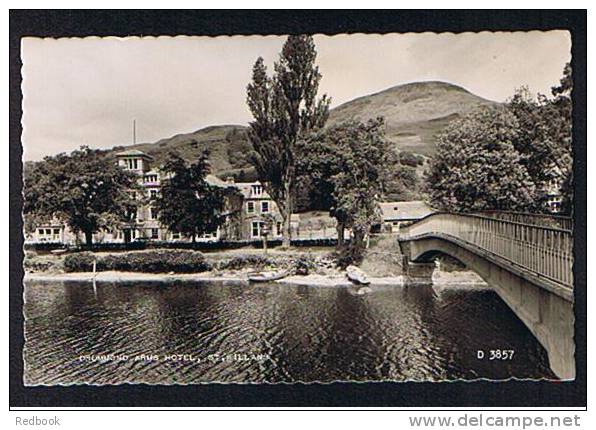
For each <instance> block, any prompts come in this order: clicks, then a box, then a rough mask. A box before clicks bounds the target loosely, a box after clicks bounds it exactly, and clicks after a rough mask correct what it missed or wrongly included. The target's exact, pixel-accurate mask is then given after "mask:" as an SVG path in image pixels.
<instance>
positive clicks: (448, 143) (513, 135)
mask: <svg viewBox="0 0 596 430" xmlns="http://www.w3.org/2000/svg"><path fill="white" fill-rule="evenodd" d="M519 132H520V126H519V122H518V120H517V119H516V117H515V116H514V115H513V114H512V113H511V112H509V111H508V110H507V109H504V108H501V107H496V108H485V109H481V110H479V111H476V112H473V113H471V114H470V115H468V116H466V117H464V118H462V119H460V120H456V121H453V122H452V123H451V124H450V125H449V126H448V127H447V129H446V130H445V131H444V132H443V133H442V134H441V135H440V136H439V139H438V143H437V153H436V155H435V156H434V157H433V159H432V160H431V163H430V169H429V172H428V175H427V177H426V182H427V184H428V186H429V188H430V190H429V191H430V199H431V202H432V203H433V205H435V206H437V207H439V208H440V209H443V210H449V211H454V212H468V211H481V210H489V209H496V210H514V211H515V210H518V211H525V210H526V209H527V208H528V207H531V206H532V205H533V204H534V195H535V186H534V182H533V181H532V178H531V176H530V174H529V173H528V170H527V168H526V166H525V165H524V164H523V163H522V156H521V155H520V154H519V152H518V151H517V150H516V148H515V144H514V142H516V141H517V140H518V139H519Z"/></svg>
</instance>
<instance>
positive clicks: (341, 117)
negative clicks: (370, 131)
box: [328, 81, 497, 155]
mask: <svg viewBox="0 0 596 430" xmlns="http://www.w3.org/2000/svg"><path fill="white" fill-rule="evenodd" d="M496 104H497V103H496V102H493V101H490V100H486V99H483V98H482V97H478V96H476V95H474V94H472V93H470V92H469V91H467V90H465V89H464V88H462V87H459V86H457V85H453V84H449V83H446V82H438V81H429V82H416V83H411V84H404V85H398V86H395V87H392V88H388V89H386V90H384V91H381V92H379V93H375V94H371V95H368V96H364V97H360V98H357V99H355V100H352V101H349V102H347V103H344V104H342V105H340V106H338V107H336V108H335V109H333V110H331V112H330V115H329V122H328V124H329V125H334V124H339V123H341V122H344V121H349V120H358V121H366V120H368V119H372V118H376V117H378V116H383V117H384V118H385V123H386V127H387V128H386V136H387V138H388V139H389V140H390V141H391V142H392V143H394V144H395V146H397V147H398V148H399V149H402V150H409V151H412V152H416V153H420V154H424V155H432V154H433V153H434V147H435V136H436V134H438V133H440V132H441V131H442V130H443V129H444V128H445V127H446V126H447V124H449V122H451V121H452V120H454V119H456V118H459V117H461V116H463V115H466V114H467V113H469V112H471V111H472V110H474V109H477V108H479V107H481V106H490V105H496Z"/></svg>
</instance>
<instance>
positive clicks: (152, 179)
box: [145, 174, 157, 182]
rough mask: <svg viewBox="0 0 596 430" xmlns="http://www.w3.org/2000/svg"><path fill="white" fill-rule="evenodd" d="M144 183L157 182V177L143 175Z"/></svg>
mask: <svg viewBox="0 0 596 430" xmlns="http://www.w3.org/2000/svg"><path fill="white" fill-rule="evenodd" d="M145 182H157V175H154V174H151V175H145Z"/></svg>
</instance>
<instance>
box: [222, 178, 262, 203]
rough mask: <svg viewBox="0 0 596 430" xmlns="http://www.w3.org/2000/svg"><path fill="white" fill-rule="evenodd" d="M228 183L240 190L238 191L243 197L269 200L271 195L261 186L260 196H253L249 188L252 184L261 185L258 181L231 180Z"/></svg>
mask: <svg viewBox="0 0 596 430" xmlns="http://www.w3.org/2000/svg"><path fill="white" fill-rule="evenodd" d="M228 185H230V186H233V187H236V188H238V189H239V190H240V193H242V197H244V198H245V199H255V200H258V199H266V200H270V199H271V196H269V194H268V193H267V191H265V187H263V190H262V193H261V195H260V196H254V195H252V192H251V189H252V187H253V185H261V183H260V182H259V181H256V182H232V183H229V184H228Z"/></svg>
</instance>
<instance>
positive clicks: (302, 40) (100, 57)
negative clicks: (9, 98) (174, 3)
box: [20, 29, 577, 387]
mask: <svg viewBox="0 0 596 430" xmlns="http://www.w3.org/2000/svg"><path fill="white" fill-rule="evenodd" d="M20 59H21V62H22V67H21V70H20V73H21V77H22V83H21V91H22V118H21V125H22V135H21V137H20V138H21V144H22V166H23V173H22V202H23V203H22V237H23V254H24V257H23V261H22V267H23V272H24V278H23V306H22V314H23V337H24V345H23V351H22V363H23V375H22V382H23V384H24V386H25V387H54V386H61V387H70V386H120V385H123V384H133V385H136V384H145V385H150V386H158V385H160V386H163V385H166V386H186V385H204V384H240V385H254V384H273V385H276V384H331V383H339V382H342V383H381V382H391V383H406V382H433V383H442V382H458V381H459V382H461V381H466V382H477V381H493V382H503V381H540V382H542V383H545V382H546V383H552V384H555V383H559V382H565V381H573V380H575V378H576V372H577V369H576V341H575V340H574V339H575V322H576V314H575V313H574V309H575V303H574V302H575V295H574V272H573V266H574V252H573V249H574V234H573V232H574V216H575V215H576V214H575V208H574V192H575V188H574V168H573V166H574V142H573V126H572V124H573V120H572V115H573V110H574V105H573V102H572V93H573V91H574V83H575V81H574V69H573V67H572V60H573V58H572V35H571V33H570V31H568V30H566V29H551V30H523V31H521V30H512V31H476V32H473V31H467V32H460V33H454V32H450V33H445V32H430V31H429V32H391V33H384V34H378V33H343V34H323V33H307V32H305V33H288V34H272V35H267V34H253V35H221V36H216V37H212V36H198V35H197V36H194V35H185V34H181V35H178V36H171V35H167V36H165V35H164V36H157V37H156V36H125V37H122V36H101V37H98V36H88V37H35V36H30V37H23V38H22V39H21V42H20Z"/></svg>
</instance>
